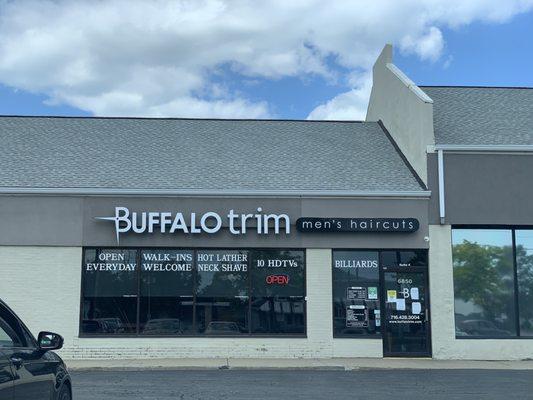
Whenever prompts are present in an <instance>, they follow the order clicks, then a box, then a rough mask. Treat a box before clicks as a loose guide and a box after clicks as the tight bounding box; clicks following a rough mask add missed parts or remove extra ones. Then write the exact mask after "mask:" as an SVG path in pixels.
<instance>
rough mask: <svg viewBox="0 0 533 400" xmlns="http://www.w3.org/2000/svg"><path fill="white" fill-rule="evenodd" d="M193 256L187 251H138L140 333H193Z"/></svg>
mask: <svg viewBox="0 0 533 400" xmlns="http://www.w3.org/2000/svg"><path fill="white" fill-rule="evenodd" d="M193 256H194V253H193V251H191V250H141V288H140V292H141V298H140V311H139V332H140V334H142V335H187V334H192V333H193V293H194V291H193V288H194V269H193V267H194V259H193Z"/></svg>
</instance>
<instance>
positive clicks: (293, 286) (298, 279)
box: [250, 250, 305, 334]
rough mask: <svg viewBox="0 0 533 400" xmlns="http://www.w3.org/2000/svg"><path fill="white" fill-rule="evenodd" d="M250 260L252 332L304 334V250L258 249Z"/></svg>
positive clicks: (251, 255)
mask: <svg viewBox="0 0 533 400" xmlns="http://www.w3.org/2000/svg"><path fill="white" fill-rule="evenodd" d="M250 260H251V268H252V299H251V328H252V333H255V334H304V333H305V265H304V252H303V251H291V250H254V251H251V252H250Z"/></svg>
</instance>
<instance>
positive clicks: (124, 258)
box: [80, 249, 305, 336]
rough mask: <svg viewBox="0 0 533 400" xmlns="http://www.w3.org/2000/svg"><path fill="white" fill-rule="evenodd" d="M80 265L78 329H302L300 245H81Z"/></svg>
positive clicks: (216, 332)
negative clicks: (235, 247)
mask: <svg viewBox="0 0 533 400" xmlns="http://www.w3.org/2000/svg"><path fill="white" fill-rule="evenodd" d="M137 264H139V268H138V265H137ZM252 265H254V268H252ZM82 268H83V289H82V290H83V293H82V307H81V327H80V330H81V332H82V333H83V334H89V335H90V334H99V335H101V334H125V335H131V334H138V335H147V336H148V335H152V336H158V335H160V336H180V335H209V336H220V335H222V336H224V335H250V334H305V258H304V252H303V251H301V250H298V251H295V250H271V249H268V250H231V249H230V250H192V249H191V250H183V249H85V252H84V262H83V266H82ZM251 320H252V321H253V324H252V323H251V322H250V321H251Z"/></svg>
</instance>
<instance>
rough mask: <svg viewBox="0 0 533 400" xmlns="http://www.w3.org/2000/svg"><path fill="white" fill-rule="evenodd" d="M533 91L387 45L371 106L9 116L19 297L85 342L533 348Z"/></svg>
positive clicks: (10, 222) (350, 352)
mask: <svg viewBox="0 0 533 400" xmlns="http://www.w3.org/2000/svg"><path fill="white" fill-rule="evenodd" d="M481 101H485V104H484V105H481V104H480V102H481ZM469 106H470V107H469ZM491 107H494V108H491ZM506 107H507V108H506ZM532 108H533V93H532V91H531V90H528V89H481V88H479V89H472V88H419V87H417V86H416V85H414V83H412V82H410V81H409V80H408V78H406V77H405V76H404V75H403V74H402V73H401V71H399V70H398V69H397V68H396V67H395V66H394V65H393V64H392V52H391V48H390V47H389V46H387V47H385V49H384V51H383V53H382V55H381V56H380V58H379V59H378V60H377V62H376V65H375V67H374V87H373V91H372V96H371V100H370V105H369V110H368V116H367V121H365V122H319V121H253V120H191V119H133V118H130V119H128V118H50V117H0V137H1V138H2V141H3V143H4V144H5V146H4V151H3V152H2V154H1V155H0V158H1V160H2V165H3V168H2V170H1V171H0V221H1V224H0V274H1V275H0V297H1V298H2V299H3V300H5V301H6V302H7V303H8V304H9V305H10V306H11V307H12V308H13V309H14V310H15V311H16V312H17V313H18V314H19V315H20V316H21V317H22V318H23V319H24V320H25V321H27V323H28V325H29V327H30V329H32V331H34V332H35V333H36V332H38V331H39V330H43V329H47V330H52V331H57V332H59V333H61V334H62V335H64V337H65V347H64V349H63V350H62V355H63V356H64V357H65V358H84V359H86V358H151V357H164V358H169V357H256V358H262V357H264V358H273V357H300V358H309V357H318V358H329V357H384V356H385V357H388V356H390V357H394V356H417V357H434V358H441V359H442V358H465V359H523V358H531V357H533V328H532V326H533V316H532V315H531V310H533V284H532V282H533V279H532V278H531V277H532V276H533V250H532V249H533V231H532V230H529V227H531V226H533V216H532V215H531V211H530V210H531V206H530V205H529V204H528V203H529V198H531V197H530V194H533V193H530V192H533V189H531V185H530V184H528V183H529V182H530V181H531V171H532V170H533V169H532V167H533V157H531V155H530V154H531V153H530V151H531V149H532V148H533V142H532V140H531V132H532V131H533V130H532V129H531V128H533V121H532V113H531V111H532ZM498 112H499V113H500V114H498ZM485 114H487V115H485ZM488 114H490V115H495V117H494V118H495V120H494V121H493V123H491V122H490V121H487V118H488ZM465 121H466V122H465ZM467 122H468V123H467ZM468 129H470V130H468ZM513 130H514V131H513ZM517 130H519V132H517ZM528 339H529V340H528Z"/></svg>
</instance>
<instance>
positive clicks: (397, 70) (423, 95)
mask: <svg viewBox="0 0 533 400" xmlns="http://www.w3.org/2000/svg"><path fill="white" fill-rule="evenodd" d="M387 68H388V69H389V70H390V71H391V72H392V73H393V74H394V75H396V77H397V78H398V79H399V80H400V81H401V82H402V83H403V84H404V85H405V86H407V87H408V88H409V89H411V91H412V92H413V93H414V94H416V95H417V96H418V98H419V99H420V100H422V101H423V102H424V103H429V104H433V99H431V98H430V97H429V96H428V95H427V94H426V92H424V91H423V90H422V89H420V88H419V87H418V86H417V85H416V83H414V82H413V81H412V80H411V79H409V78H408V76H407V75H405V74H404V73H403V72H402V70H401V69H400V68H398V67H397V66H396V65H394V64H392V63H387Z"/></svg>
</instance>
